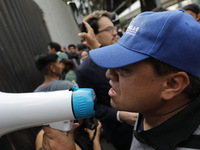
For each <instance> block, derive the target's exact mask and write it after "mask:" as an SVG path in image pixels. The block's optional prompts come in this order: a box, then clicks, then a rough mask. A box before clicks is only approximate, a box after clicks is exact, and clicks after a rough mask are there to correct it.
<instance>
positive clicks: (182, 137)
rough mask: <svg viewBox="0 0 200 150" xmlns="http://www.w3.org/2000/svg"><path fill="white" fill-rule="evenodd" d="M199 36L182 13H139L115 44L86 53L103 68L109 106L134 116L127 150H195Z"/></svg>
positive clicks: (199, 129)
mask: <svg viewBox="0 0 200 150" xmlns="http://www.w3.org/2000/svg"><path fill="white" fill-rule="evenodd" d="M199 33H200V25H199V23H198V22H197V21H196V20H194V19H193V17H192V16H191V15H189V14H186V13H184V12H183V11H165V12H157V13H153V12H145V13H141V14H140V15H138V16H137V17H136V18H135V19H134V20H133V21H132V22H131V23H130V25H129V27H128V29H127V31H126V33H125V34H124V35H123V36H122V38H121V39H120V41H119V43H117V44H113V45H110V46H106V47H102V48H100V49H96V50H92V51H90V55H91V58H92V59H93V61H94V62H95V63H96V64H97V65H99V66H101V67H103V68H107V69H108V70H107V72H106V76H107V78H109V79H110V81H109V83H110V85H111V86H112V88H111V89H110V90H109V95H110V97H111V105H112V107H113V108H115V109H117V110H122V111H131V112H139V113H140V115H139V117H138V119H137V122H136V124H135V126H134V134H133V140H132V146H131V150H153V149H156V150H175V149H176V150H183V149H184V150H185V149H188V150H189V149H200V142H199V141H200V126H199V125H200V117H199V116H200V109H199V108H200V97H199V95H200V79H199V77H200V59H199V56H200V50H199V47H200V42H199V39H200V34H199ZM46 140H47V141H48V138H46ZM54 144H55V145H56V144H57V143H56V142H54Z"/></svg>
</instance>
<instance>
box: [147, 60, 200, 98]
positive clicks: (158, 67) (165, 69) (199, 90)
mask: <svg viewBox="0 0 200 150" xmlns="http://www.w3.org/2000/svg"><path fill="white" fill-rule="evenodd" d="M144 62H146V63H148V64H151V65H152V66H153V68H154V71H155V74H156V75H158V76H163V75H167V74H170V73H175V72H180V71H182V70H180V69H177V68H175V67H173V66H171V65H168V64H166V63H163V62H161V61H159V60H156V59H154V58H148V59H146V60H144ZM187 74H188V77H189V80H190V84H189V85H188V86H187V87H186V88H185V89H184V91H183V93H184V94H185V95H186V96H187V97H189V98H190V99H194V98H196V97H197V96H199V95H200V78H197V77H195V76H193V75H191V74H189V73H187Z"/></svg>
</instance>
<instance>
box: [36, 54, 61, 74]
mask: <svg viewBox="0 0 200 150" xmlns="http://www.w3.org/2000/svg"><path fill="white" fill-rule="evenodd" d="M57 59H58V55H57V54H55V53H49V52H46V53H42V54H40V55H37V56H36V57H35V65H36V67H37V69H38V70H39V71H40V72H41V73H42V74H47V72H48V68H49V66H50V65H51V64H52V63H55V62H56V61H57Z"/></svg>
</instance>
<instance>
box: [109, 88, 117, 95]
mask: <svg viewBox="0 0 200 150" xmlns="http://www.w3.org/2000/svg"><path fill="white" fill-rule="evenodd" d="M108 95H109V96H110V97H114V96H117V93H116V92H115V90H114V89H113V88H110V90H109V91H108Z"/></svg>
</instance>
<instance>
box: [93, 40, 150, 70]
mask: <svg viewBox="0 0 200 150" xmlns="http://www.w3.org/2000/svg"><path fill="white" fill-rule="evenodd" d="M90 57H91V58H92V60H93V61H94V62H95V63H96V64H97V65H98V66H100V67H103V68H110V69H112V68H119V67H123V66H126V65H130V64H133V63H136V62H139V61H141V60H144V59H147V58H149V57H150V56H148V55H144V54H142V53H138V52H135V51H134V50H129V49H126V48H125V47H123V46H121V45H120V44H119V43H117V44H112V45H109V46H105V47H102V48H98V49H95V50H91V51H90Z"/></svg>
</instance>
